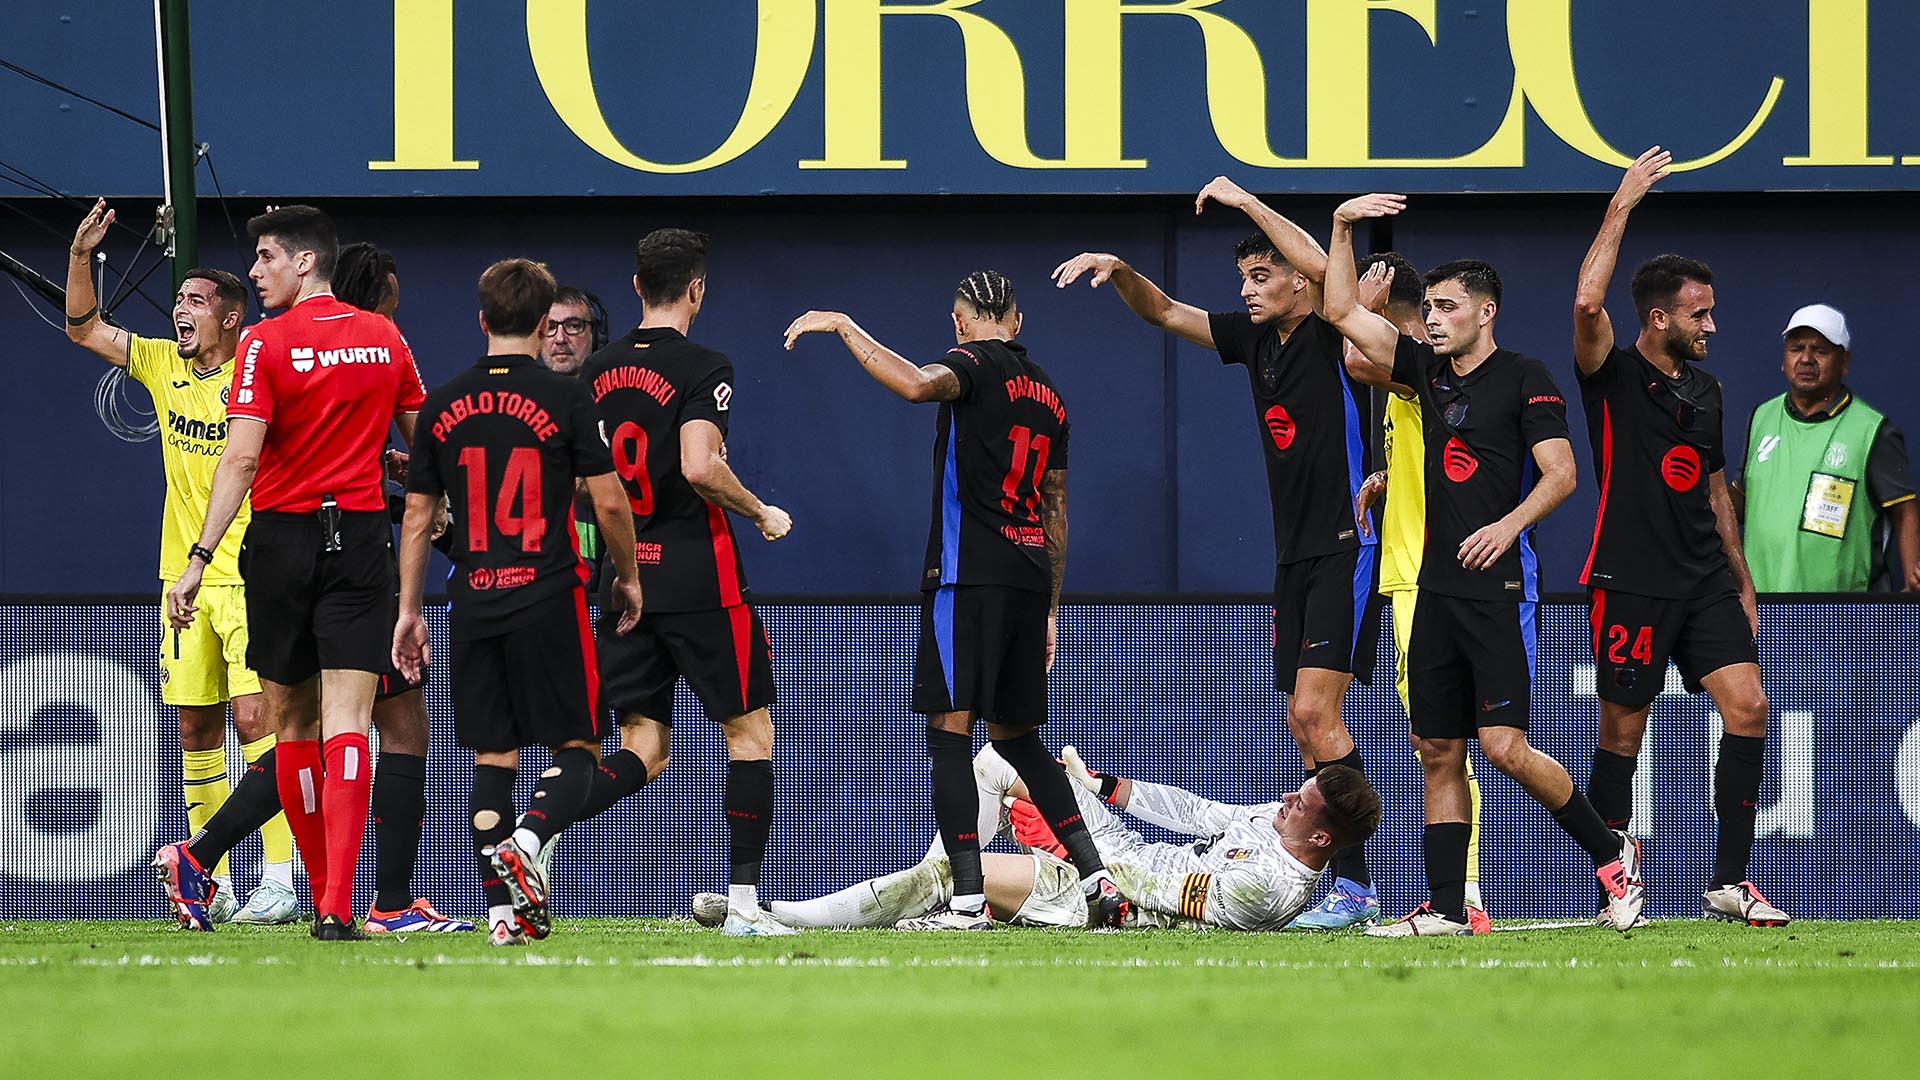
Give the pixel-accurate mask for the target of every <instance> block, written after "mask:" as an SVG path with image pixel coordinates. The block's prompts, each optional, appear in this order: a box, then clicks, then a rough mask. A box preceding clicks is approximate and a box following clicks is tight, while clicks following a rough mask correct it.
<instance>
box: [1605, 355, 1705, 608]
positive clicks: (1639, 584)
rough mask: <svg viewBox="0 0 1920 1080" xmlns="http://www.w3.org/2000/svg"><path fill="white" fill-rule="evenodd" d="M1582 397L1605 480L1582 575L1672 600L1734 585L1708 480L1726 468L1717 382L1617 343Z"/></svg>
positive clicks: (1695, 368)
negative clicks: (1660, 364) (1672, 372)
mask: <svg viewBox="0 0 1920 1080" xmlns="http://www.w3.org/2000/svg"><path fill="white" fill-rule="evenodd" d="M1580 397H1581V400H1582V402H1583V403H1584V404H1585V406H1586V409H1587V438H1588V440H1589V441H1591V442H1592V444H1593V469H1594V473H1595V475H1597V476H1598V477H1599V483H1600V507H1599V510H1598V511H1597V513H1596V515H1595V520H1594V526H1593V547H1592V549H1591V550H1590V551H1589V552H1588V554H1587V564H1586V568H1585V569H1584V570H1582V571H1581V574H1580V583H1581V584H1582V585H1591V586H1593V587H1595V588H1601V589H1617V590H1619V591H1621V592H1630V593H1638V594H1641V595H1643V596H1657V597H1665V598H1668V599H1675V600H1678V599H1685V598H1687V597H1690V596H1696V595H1699V594H1700V593H1703V592H1709V591H1715V590H1720V589H1731V588H1732V587H1733V573H1732V569H1731V567H1730V566H1729V565H1728V562H1727V552H1726V549H1725V548H1724V547H1722V546H1721V542H1720V532H1719V530H1718V529H1717V528H1716V527H1715V523H1714V516H1713V503H1712V501H1711V499H1710V498H1709V497H1708V483H1707V478H1708V477H1709V476H1711V475H1713V474H1714V473H1717V472H1720V471H1722V470H1724V469H1725V468H1726V467H1727V458H1726V448H1725V445H1724V444H1723V443H1722V441H1721V420H1722V417H1723V415H1724V410H1723V408H1722V406H1721V396H1720V380H1719V379H1716V378H1714V377H1713V375H1712V374H1711V373H1709V372H1707V371H1706V370H1705V369H1703V368H1701V367H1700V366H1699V365H1697V364H1687V365H1685V366H1684V367H1683V368H1682V370H1681V372H1680V377H1679V378H1677V379H1670V378H1668V377H1667V374H1666V373H1665V372H1663V371H1661V370H1660V369H1659V368H1656V367H1654V366H1653V364H1652V363H1650V362H1649V361H1648V360H1647V359H1646V357H1643V356H1641V355H1640V350H1639V349H1638V348H1626V349H1621V348H1615V349H1614V350H1613V351H1612V352H1611V353H1608V354H1607V358H1606V360H1605V361H1604V362H1602V363H1601V365H1600V367H1599V368H1598V369H1596V370H1595V371H1594V373H1593V374H1592V375H1589V376H1587V377H1585V378H1583V379H1581V380H1580Z"/></svg>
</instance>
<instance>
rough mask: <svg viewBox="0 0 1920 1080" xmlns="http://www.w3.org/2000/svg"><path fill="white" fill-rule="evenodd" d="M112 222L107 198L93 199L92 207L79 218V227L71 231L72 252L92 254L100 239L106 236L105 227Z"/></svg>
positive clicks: (85, 254) (111, 213)
mask: <svg viewBox="0 0 1920 1080" xmlns="http://www.w3.org/2000/svg"><path fill="white" fill-rule="evenodd" d="M112 224H113V211H111V210H109V209H107V200H105V199H95V200H94V202H93V209H91V210H89V211H87V216H86V217H83V218H81V219H80V227H79V228H78V229H76V230H74V233H73V249H72V250H73V253H74V254H75V255H79V256H82V257H84V256H87V255H91V254H93V249H94V248H97V247H99V246H100V241H102V240H105V239H106V238H107V227H108V226H110V225H112Z"/></svg>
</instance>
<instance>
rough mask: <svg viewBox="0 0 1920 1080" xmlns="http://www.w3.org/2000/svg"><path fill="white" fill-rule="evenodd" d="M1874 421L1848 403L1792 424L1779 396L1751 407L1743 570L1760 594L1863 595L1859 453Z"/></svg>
mask: <svg viewBox="0 0 1920 1080" xmlns="http://www.w3.org/2000/svg"><path fill="white" fill-rule="evenodd" d="M1883 419H1884V417H1882V416H1881V414H1880V413H1878V412H1876V411H1874V409H1873V408H1872V407H1870V406H1869V405H1867V403H1866V402H1864V401H1861V400H1860V399H1859V398H1857V397H1856V398H1851V399H1850V400H1849V401H1848V402H1847V404H1845V405H1844V406H1842V407H1841V409H1840V411H1839V413H1837V414H1835V415H1834V416H1832V417H1830V418H1829V419H1826V420H1814V421H1807V420H1797V419H1795V418H1794V417H1793V415H1792V414H1791V413H1789V412H1788V411H1787V396H1786V395H1785V394H1782V395H1780V396H1779V397H1777V398H1774V399H1773V400H1772V401H1769V402H1767V403H1765V404H1763V405H1761V406H1760V407H1759V408H1758V409H1756V410H1754V414H1753V424H1752V426H1751V427H1749V428H1748V430H1747V460H1746V468H1745V470H1744V472H1743V474H1742V477H1741V482H1742V485H1743V486H1744V488H1745V490H1746V493H1747V525H1746V553H1747V566H1748V567H1749V568H1751V569H1752V571H1753V585H1754V588H1755V589H1757V590H1759V591H1760V592H1866V591H1867V582H1868V580H1869V579H1870V578H1871V577H1872V576H1873V519H1874V515H1875V514H1876V513H1877V508H1876V507H1875V506H1874V505H1873V500H1872V499H1871V498H1869V497H1868V495H1867V480H1866V476H1867V454H1868V452H1869V451H1870V450H1872V448H1873V441H1874V438H1875V437H1876V436H1877V435H1878V434H1879V433H1880V424H1881V421H1882V420H1883Z"/></svg>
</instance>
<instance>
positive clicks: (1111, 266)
mask: <svg viewBox="0 0 1920 1080" xmlns="http://www.w3.org/2000/svg"><path fill="white" fill-rule="evenodd" d="M1122 265H1123V264H1122V263H1121V262H1120V257H1119V256H1118V255H1109V254H1107V253H1106V252H1104V251H1086V252H1082V253H1080V254H1078V255H1075V256H1074V257H1073V258H1071V259H1068V260H1067V261H1066V262H1063V263H1061V264H1060V265H1059V266H1056V267H1054V268H1053V286H1054V288H1056V289H1064V288H1066V287H1067V286H1069V285H1071V284H1073V283H1074V282H1076V281H1079V280H1080V276H1081V275H1082V274H1085V273H1087V272H1088V271H1092V273H1093V277H1092V278H1090V279H1088V281H1087V284H1089V285H1091V286H1093V287H1094V288H1096V289H1097V288H1099V287H1100V286H1102V285H1105V284H1106V283H1107V279H1108V278H1110V277H1112V276H1113V272H1114V271H1115V270H1118V269H1120V267H1121V266H1122Z"/></svg>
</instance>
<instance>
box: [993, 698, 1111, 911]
mask: <svg viewBox="0 0 1920 1080" xmlns="http://www.w3.org/2000/svg"><path fill="white" fill-rule="evenodd" d="M993 748H994V749H995V750H997V751H999V753H1000V756H1001V757H1002V758H1005V759H1006V762H1007V764H1009V765H1011V766H1013V771H1014V772H1016V773H1019V774H1020V780H1021V781H1022V782H1023V783H1025V784H1026V785H1027V795H1028V796H1029V797H1030V798H1032V799H1033V805H1034V806H1035V807H1037V808H1038V809H1039V811H1040V815H1041V816H1042V817H1044V818H1046V819H1047V824H1048V825H1050V826H1052V827H1053V835H1055V836H1057V837H1059V838H1060V843H1061V844H1062V845H1063V846H1064V847H1066V849H1067V858H1069V859H1071V860H1072V861H1073V865H1074V868H1075V869H1077V870H1079V871H1080V880H1082V881H1085V880H1086V879H1088V878H1090V877H1093V876H1094V875H1095V874H1100V873H1104V872H1105V871H1106V869H1107V863H1106V860H1105V859H1102V858H1101V857H1100V849H1099V848H1097V847H1095V846H1094V843H1093V834H1092V833H1090V832H1088V831H1087V821H1086V818H1084V817H1082V816H1081V814H1080V804H1079V803H1078V802H1076V801H1075V800H1074V797H1073V781H1071V780H1069V779H1067V771H1066V770H1065V769H1062V768H1061V767H1060V763H1059V762H1058V761H1056V760H1054V757H1053V752H1052V751H1050V750H1048V749H1047V744H1046V743H1043V742H1041V741H1040V733H1039V732H1037V731H1029V732H1027V733H1026V734H1025V735H1021V736H1019V737H1018V738H1013V739H995V740H993Z"/></svg>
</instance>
